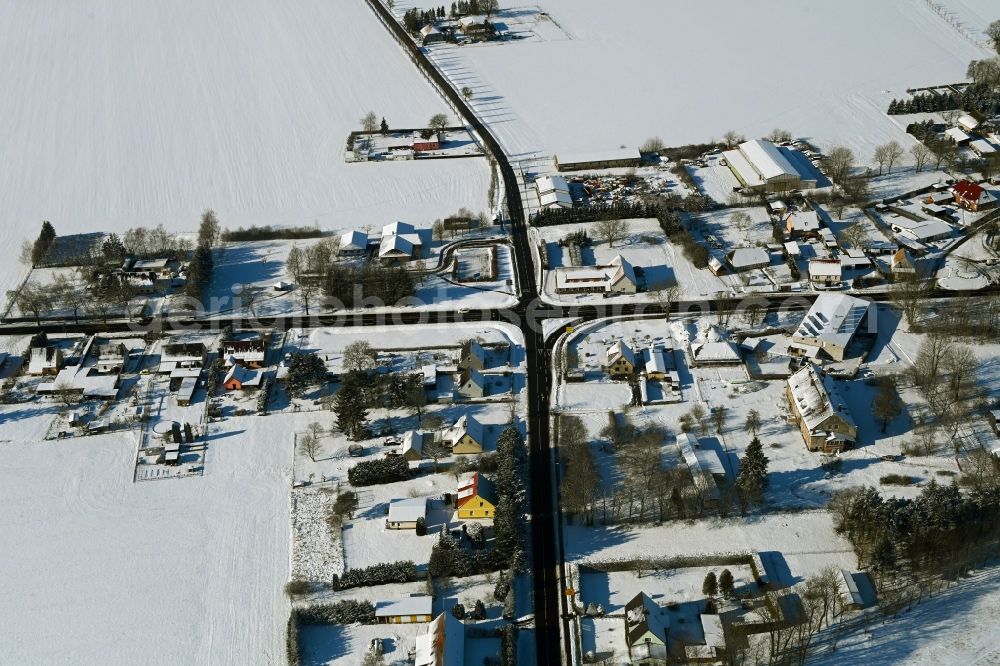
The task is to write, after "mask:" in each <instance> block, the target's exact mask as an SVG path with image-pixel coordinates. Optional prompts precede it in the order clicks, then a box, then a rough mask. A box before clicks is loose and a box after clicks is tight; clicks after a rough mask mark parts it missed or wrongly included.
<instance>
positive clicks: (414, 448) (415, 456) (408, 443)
mask: <svg viewBox="0 0 1000 666" xmlns="http://www.w3.org/2000/svg"><path fill="white" fill-rule="evenodd" d="M425 436H426V433H423V432H420V431H419V430H407V431H406V432H405V433H403V446H402V447H401V448H400V450H399V454H400V455H401V456H403V457H404V458H406V459H407V460H409V461H410V462H414V461H416V460H420V459H421V458H423V457H424V437H425Z"/></svg>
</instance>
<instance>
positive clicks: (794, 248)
mask: <svg viewBox="0 0 1000 666" xmlns="http://www.w3.org/2000/svg"><path fill="white" fill-rule="evenodd" d="M785 252H787V253H788V256H790V257H797V256H799V255H800V254H802V252H801V251H800V250H799V244H798V242H797V241H788V242H787V243H785Z"/></svg>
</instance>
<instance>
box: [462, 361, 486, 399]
mask: <svg viewBox="0 0 1000 666" xmlns="http://www.w3.org/2000/svg"><path fill="white" fill-rule="evenodd" d="M486 384H487V382H486V375H484V374H483V373H481V372H479V371H478V370H476V369H475V368H466V369H465V370H462V371H461V372H460V373H459V375H458V383H457V384H456V386H455V393H457V394H458V396H459V397H461V398H465V399H466V400H476V399H479V398H485V397H486V396H487V395H488V394H489V389H488V388H487V385H486Z"/></svg>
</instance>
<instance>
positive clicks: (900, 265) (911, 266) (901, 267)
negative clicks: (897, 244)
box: [889, 248, 923, 277]
mask: <svg viewBox="0 0 1000 666" xmlns="http://www.w3.org/2000/svg"><path fill="white" fill-rule="evenodd" d="M889 267H890V269H891V270H892V274H893V275H902V276H906V275H912V276H914V277H916V276H917V275H918V273H922V272H923V271H921V270H918V268H919V264H918V262H917V259H916V257H914V256H912V255H911V254H910V253H909V252H907V251H906V250H905V249H904V248H899V250H897V251H896V254H894V255H892V260H891V262H890V266H889Z"/></svg>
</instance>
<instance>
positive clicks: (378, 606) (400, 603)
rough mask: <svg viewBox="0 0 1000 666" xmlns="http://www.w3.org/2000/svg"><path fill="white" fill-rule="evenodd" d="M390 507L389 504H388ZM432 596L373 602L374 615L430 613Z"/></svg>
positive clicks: (392, 615)
mask: <svg viewBox="0 0 1000 666" xmlns="http://www.w3.org/2000/svg"><path fill="white" fill-rule="evenodd" d="M390 508H391V505H390ZM433 600H434V599H433V597H429V596H427V595H426V594H414V595H412V596H408V597H400V598H399V599H389V600H384V601H376V602H375V617H399V616H403V615H430V614H431V613H432V612H433V611H431V602H432V601H433Z"/></svg>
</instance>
